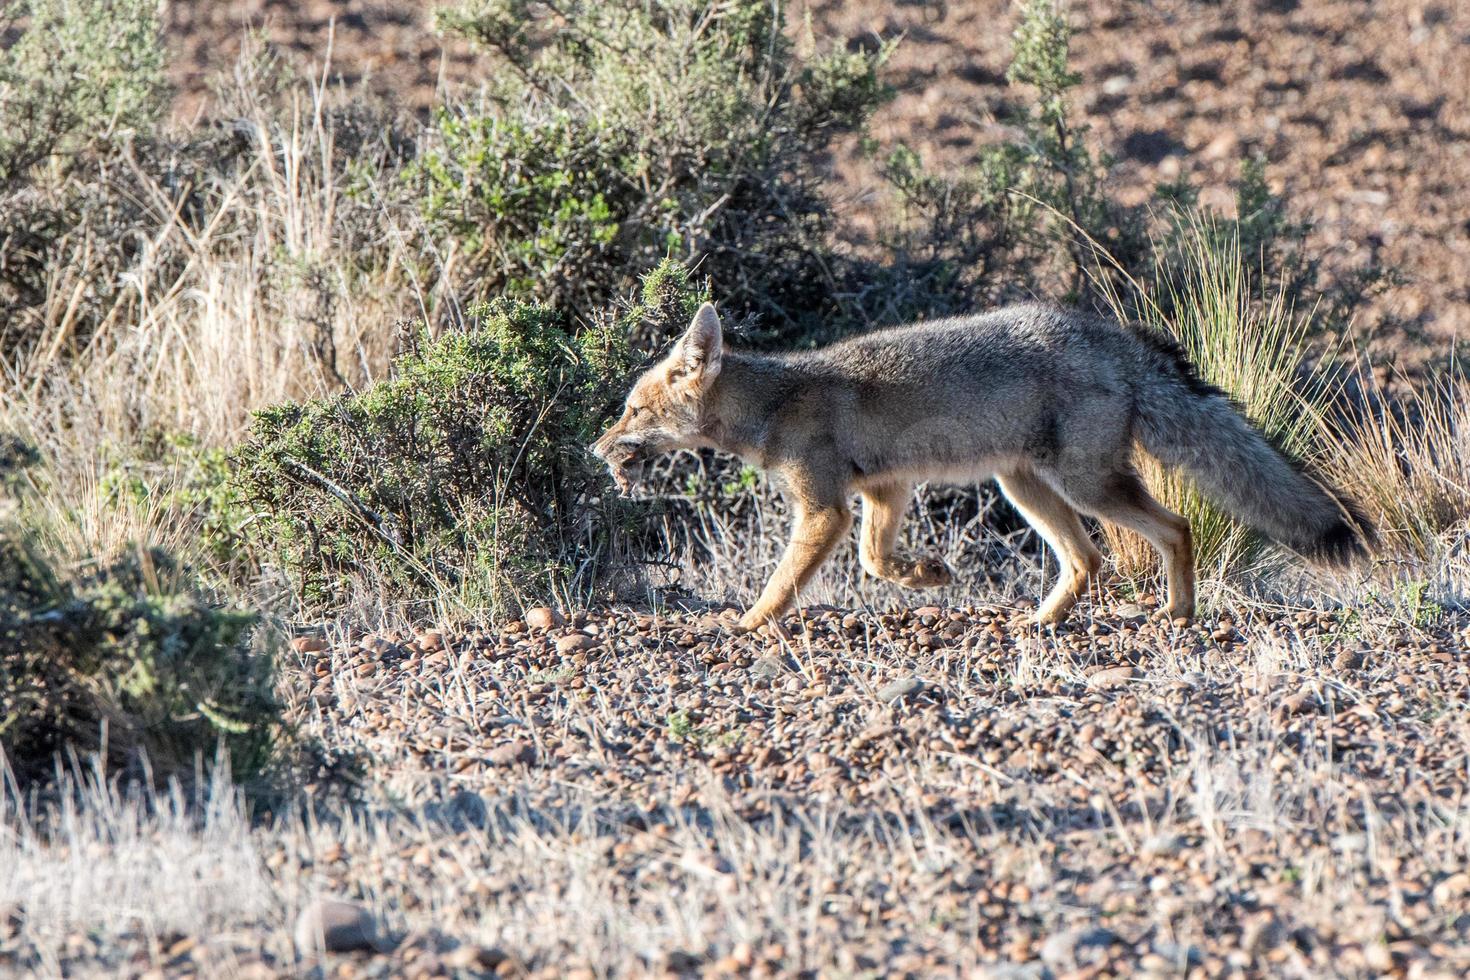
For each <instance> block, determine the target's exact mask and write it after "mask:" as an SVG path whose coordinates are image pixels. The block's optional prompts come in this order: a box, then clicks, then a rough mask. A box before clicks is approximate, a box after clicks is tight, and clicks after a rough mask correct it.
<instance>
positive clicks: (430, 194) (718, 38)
mask: <svg viewBox="0 0 1470 980" xmlns="http://www.w3.org/2000/svg"><path fill="white" fill-rule="evenodd" d="M440 24H441V26H442V27H443V28H444V29H445V30H448V31H450V32H452V33H455V34H459V35H461V36H464V37H468V38H470V39H471V40H472V41H474V42H475V43H477V44H478V45H480V46H481V47H483V48H485V49H487V50H489V51H491V52H493V53H494V54H495V55H496V56H497V59H498V60H499V62H500V63H501V64H502V65H503V66H504V68H505V70H504V71H502V72H501V73H500V74H499V76H498V78H497V80H496V81H495V83H494V84H492V85H491V86H489V87H488V88H487V90H486V92H485V93H484V95H483V97H482V100H481V102H480V103H479V104H477V105H462V106H458V107H453V108H445V109H444V110H443V111H441V113H440V114H439V116H438V121H437V125H436V127H435V133H434V134H433V137H432V138H431V140H430V141H429V144H428V145H427V146H426V148H425V149H424V152H423V153H422V154H421V156H420V158H419V160H418V162H417V164H416V165H415V166H414V167H413V168H412V169H411V172H412V175H413V177H414V179H415V180H416V181H417V183H418V186H419V187H420V188H421V191H422V202H423V211H424V214H425V217H426V218H427V220H428V222H429V224H430V226H431V227H434V228H436V229H442V230H443V231H445V232H447V233H448V234H449V235H450V236H451V237H452V238H453V239H454V240H455V241H456V242H457V243H458V245H459V247H460V249H461V250H462V252H463V253H464V254H465V255H466V256H467V257H468V258H469V261H470V264H471V266H472V268H473V270H474V271H475V273H476V274H477V275H478V277H479V283H478V287H477V288H478V289H479V290H480V294H481V295H507V296H510V297H512V298H516V299H521V300H532V299H534V300H536V301H539V302H542V303H545V304H547V305H548V306H550V307H552V308H553V309H556V310H558V311H565V310H571V311H575V312H578V313H580V314H581V315H583V316H587V315H590V314H591V313H592V312H594V311H596V310H598V309H599V308H601V307H602V306H604V305H605V304H606V303H608V302H609V301H610V300H612V299H615V298H618V297H622V296H625V295H627V294H628V293H629V292H630V291H631V289H632V288H633V286H634V284H635V282H636V278H637V276H639V275H640V274H641V273H642V272H643V271H645V270H647V269H649V268H651V267H653V266H654V265H655V264H656V263H657V262H658V261H659V260H660V259H661V258H664V257H673V258H675V259H678V260H681V261H682V262H684V263H685V264H687V265H690V266H691V267H692V266H693V265H695V264H697V263H702V264H700V267H701V268H702V269H703V270H704V271H705V272H706V273H707V274H708V275H709V276H710V277H711V278H712V280H713V282H714V286H715V293H716V295H718V296H719V297H720V298H721V301H722V302H724V303H725V304H727V305H728V306H729V307H731V308H732V309H742V310H755V311H759V312H761V313H763V314H765V315H767V316H768V317H770V318H771V319H772V320H773V321H775V322H776V323H780V324H784V325H787V326H789V325H791V324H793V323H803V324H810V323H811V322H814V321H815V319H816V318H817V317H818V316H819V315H822V314H825V313H829V312H830V311H831V310H832V309H833V308H834V300H833V297H834V293H836V292H837V290H835V289H834V288H833V287H834V285H835V283H836V281H837V279H838V278H839V276H840V273H841V270H840V268H836V266H837V265H839V264H840V263H839V261H838V259H837V258H836V256H835V252H834V248H833V242H832V236H831V234H830V232H831V219H830V214H831V207H830V205H829V202H828V201H827V200H826V198H825V196H824V193H823V186H822V185H823V183H824V174H823V170H822V161H823V159H824V157H825V155H826V154H827V153H828V152H829V151H830V150H831V148H832V144H833V141H834V139H835V138H836V136H837V135H838V134H840V133H843V132H846V131H849V130H852V129H855V128H859V127H861V126H862V125H863V124H864V122H865V121H866V119H867V117H868V115H869V114H870V113H871V112H872V111H873V109H874V108H875V107H876V106H878V105H879V104H881V103H882V102H883V100H884V99H886V98H887V91H886V89H885V87H884V86H883V85H882V84H881V83H880V82H879V80H878V68H879V66H880V64H881V63H882V61H883V59H884V57H885V56H886V49H885V50H883V51H879V52H877V53H849V52H847V51H834V52H831V53H828V54H825V55H820V56H818V57H815V58H813V59H811V60H809V61H807V62H806V63H804V64H803V63H800V62H799V61H798V59H797V58H796V57H795V54H794V52H793V45H792V43H791V41H790V39H789V38H788V37H787V36H786V34H785V32H784V27H785V13H784V7H783V6H782V5H781V4H780V3H772V2H770V0H732V2H729V3H721V4H709V3H704V2H692V0H652V2H645V0H614V2H602V0H597V2H594V0H573V2H570V3H566V4H558V5H555V6H551V5H544V4H532V3H528V2H526V0H471V2H468V3H465V4H462V5H461V6H460V7H458V8H456V9H454V10H452V11H449V12H446V13H443V14H441V17H440Z"/></svg>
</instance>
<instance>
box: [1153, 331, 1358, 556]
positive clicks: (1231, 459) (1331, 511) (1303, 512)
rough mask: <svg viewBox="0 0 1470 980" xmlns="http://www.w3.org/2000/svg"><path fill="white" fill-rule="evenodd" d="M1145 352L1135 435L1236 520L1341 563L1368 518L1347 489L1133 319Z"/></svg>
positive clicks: (1306, 552)
mask: <svg viewBox="0 0 1470 980" xmlns="http://www.w3.org/2000/svg"><path fill="white" fill-rule="evenodd" d="M1134 332H1135V334H1136V335H1137V336H1138V337H1139V339H1140V340H1142V341H1144V343H1145V344H1146V346H1147V347H1148V348H1149V350H1150V354H1151V358H1150V359H1151V360H1153V361H1154V367H1155V371H1154V377H1153V378H1151V379H1146V380H1144V381H1143V382H1142V383H1140V384H1139V386H1138V391H1137V396H1136V402H1135V406H1136V416H1135V419H1134V431H1133V435H1134V438H1135V439H1137V440H1138V442H1139V443H1140V444H1141V445H1142V446H1143V448H1144V449H1146V450H1147V451H1148V452H1149V453H1150V454H1151V455H1153V456H1154V457H1156V458H1157V459H1158V460H1159V461H1160V462H1161V463H1163V464H1165V465H1166V466H1173V467H1178V468H1179V469H1181V470H1183V471H1184V472H1185V473H1186V474H1187V475H1188V476H1189V477H1190V479H1192V480H1193V481H1194V482H1195V483H1196V484H1197V485H1198V486H1199V488H1200V490H1201V491H1202V492H1203V493H1204V495H1205V496H1207V497H1209V498H1210V499H1211V500H1213V501H1214V502H1215V503H1217V504H1219V505H1220V506H1221V507H1223V508H1224V509H1225V510H1226V511H1228V512H1229V513H1230V514H1231V515H1232V516H1234V517H1235V518H1237V519H1238V520H1240V521H1242V522H1244V523H1245V524H1247V525H1249V526H1250V527H1252V528H1254V529H1255V530H1257V531H1260V532H1261V533H1262V534H1264V535H1266V536H1267V537H1269V538H1271V539H1272V540H1274V541H1276V542H1278V543H1280V544H1283V545H1285V546H1286V547H1288V548H1290V549H1291V550H1292V551H1295V552H1297V553H1298V554H1300V555H1302V556H1303V557H1304V558H1307V559H1309V560H1311V561H1314V562H1317V563H1319V564H1323V565H1335V566H1344V565H1349V564H1351V563H1352V562H1354V561H1356V560H1357V559H1359V558H1362V557H1363V556H1365V555H1366V554H1367V552H1368V547H1369V546H1370V545H1371V544H1372V542H1373V540H1374V532H1373V527H1372V525H1371V524H1370V523H1369V521H1368V519H1367V518H1366V517H1365V516H1364V514H1363V513H1362V511H1361V510H1359V509H1358V507H1357V505H1356V504H1354V503H1353V501H1352V500H1350V499H1348V497H1347V496H1345V495H1344V494H1342V493H1340V492H1338V491H1337V490H1335V489H1334V488H1332V487H1331V486H1329V485H1328V484H1327V483H1326V482H1324V481H1323V480H1321V479H1319V478H1317V477H1315V476H1313V475H1312V474H1311V473H1310V472H1308V470H1307V468H1306V467H1305V466H1304V465H1303V464H1302V463H1300V462H1298V461H1297V460H1295V459H1292V458H1291V457H1290V456H1289V455H1287V454H1286V453H1285V452H1283V451H1282V450H1280V449H1278V448H1277V447H1275V446H1273V445H1272V444H1271V442H1270V440H1269V439H1267V438H1266V436H1265V435H1264V434H1263V433H1262V432H1261V431H1260V430H1259V429H1257V428H1256V427H1255V426H1254V425H1252V424H1251V423H1250V421H1249V420H1248V419H1246V417H1245V416H1244V415H1242V414H1241V413H1240V411H1239V409H1237V408H1236V406H1235V404H1234V403H1233V402H1232V401H1231V400H1230V398H1229V397H1228V396H1227V395H1226V394H1225V393H1224V392H1222V391H1221V390H1220V389H1218V388H1216V387H1215V386H1213V385H1211V384H1208V383H1207V382H1205V381H1203V380H1202V379H1201V378H1200V377H1199V375H1198V373H1196V371H1195V369H1194V365H1193V364H1191V363H1190V362H1189V360H1188V358H1186V357H1185V355H1184V352H1183V350H1181V349H1180V348H1179V346H1178V345H1177V344H1175V343H1174V342H1173V341H1172V340H1170V339H1168V338H1164V337H1161V336H1158V335H1156V334H1154V333H1153V332H1152V331H1148V330H1146V329H1144V328H1135V331H1134Z"/></svg>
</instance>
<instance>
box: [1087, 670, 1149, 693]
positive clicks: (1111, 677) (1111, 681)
mask: <svg viewBox="0 0 1470 980" xmlns="http://www.w3.org/2000/svg"><path fill="white" fill-rule="evenodd" d="M1137 676H1138V671H1137V670H1136V669H1135V668H1133V667H1128V666H1124V667H1109V668H1107V669H1106V670H1100V671H1098V672H1097V673H1095V674H1093V675H1091V676H1090V677H1088V678H1087V686H1088V687H1092V688H1096V689H1098V690H1100V691H1111V690H1113V689H1114V688H1119V687H1122V686H1123V685H1124V684H1127V683H1128V682H1129V681H1131V680H1133V679H1134V678H1135V677H1137Z"/></svg>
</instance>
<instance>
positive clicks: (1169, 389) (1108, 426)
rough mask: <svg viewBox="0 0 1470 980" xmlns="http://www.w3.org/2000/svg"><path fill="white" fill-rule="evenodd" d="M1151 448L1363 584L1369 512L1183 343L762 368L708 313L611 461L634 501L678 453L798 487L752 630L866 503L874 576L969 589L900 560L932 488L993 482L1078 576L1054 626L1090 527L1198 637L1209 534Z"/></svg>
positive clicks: (885, 346) (1001, 323)
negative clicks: (1165, 494) (913, 512)
mask: <svg viewBox="0 0 1470 980" xmlns="http://www.w3.org/2000/svg"><path fill="white" fill-rule="evenodd" d="M1135 443H1137V444H1138V445H1140V446H1141V447H1142V448H1143V449H1144V450H1145V451H1147V452H1148V453H1150V454H1151V455H1153V456H1154V457H1156V458H1157V459H1158V460H1159V461H1160V462H1162V463H1164V464H1165V465H1167V466H1171V467H1177V468H1179V469H1181V470H1183V471H1184V472H1185V473H1186V474H1187V475H1188V476H1189V477H1190V478H1191V479H1193V480H1194V482H1195V483H1196V484H1197V485H1198V486H1199V488H1200V489H1201V490H1202V491H1204V493H1205V494H1206V495H1207V496H1209V497H1210V498H1211V499H1212V500H1214V501H1216V502H1217V503H1218V504H1219V505H1220V506H1222V507H1223V508H1224V509H1225V510H1227V511H1228V512H1230V513H1231V514H1232V515H1234V516H1235V517H1237V518H1239V519H1240V520H1242V521H1243V522H1245V523H1246V524H1248V525H1250V526H1251V527H1253V528H1255V529H1257V530H1258V531H1260V532H1262V533H1263V534H1265V535H1267V536H1268V537H1270V538H1272V539H1273V540H1275V541H1277V542H1279V543H1281V544H1283V545H1285V546H1286V547H1288V548H1290V549H1292V550H1293V551H1296V552H1297V553H1299V554H1301V555H1303V556H1305V557H1306V558H1308V559H1311V560H1313V561H1316V562H1319V563H1322V564H1328V565H1345V564H1348V563H1349V562H1351V561H1353V560H1355V559H1357V558H1359V557H1361V556H1362V555H1364V554H1366V552H1367V547H1368V545H1369V544H1370V543H1371V541H1372V535H1373V531H1372V528H1371V527H1370V526H1369V524H1368V521H1367V520H1366V519H1365V518H1364V517H1363V515H1362V513H1361V512H1360V511H1359V510H1358V509H1357V507H1356V506H1355V505H1354V504H1353V503H1352V501H1350V500H1348V499H1347V498H1346V497H1345V496H1344V495H1343V494H1341V493H1339V492H1338V491H1336V490H1334V489H1333V488H1331V487H1330V486H1327V485H1326V484H1325V483H1324V482H1322V481H1321V480H1320V479H1317V478H1316V477H1314V476H1312V475H1311V474H1310V473H1308V472H1307V470H1306V469H1305V468H1304V467H1303V466H1302V465H1301V464H1300V463H1298V462H1296V461H1294V460H1292V459H1291V458H1289V457H1288V456H1286V455H1285V454H1284V453H1282V452H1281V451H1280V450H1278V449H1276V448H1275V447H1273V446H1272V445H1271V443H1270V442H1269V441H1268V440H1267V439H1266V437H1265V436H1264V435H1263V434H1262V433H1261V432H1260V431H1259V430H1258V429H1256V428H1255V427H1254V426H1253V425H1252V424H1251V423H1250V422H1249V421H1248V420H1247V419H1246V418H1245V417H1244V416H1242V415H1241V413H1240V412H1239V411H1237V409H1236V408H1235V406H1234V405H1233V404H1232V403H1231V401H1230V399H1229V398H1228V397H1227V396H1226V395H1225V394H1224V393H1223V392H1221V391H1220V390H1219V389H1218V388H1215V387H1213V386H1212V385H1210V384H1208V383H1206V382H1205V381H1203V380H1202V379H1201V378H1200V377H1199V375H1198V373H1197V372H1196V371H1195V368H1194V366H1193V365H1192V364H1191V363H1190V362H1189V360H1188V359H1187V358H1186V357H1185V355H1184V352H1183V351H1182V350H1181V349H1180V347H1179V346H1178V345H1177V344H1176V343H1175V342H1174V341H1173V340H1172V339H1169V338H1166V337H1162V336H1159V335H1157V334H1155V333H1153V332H1152V331H1149V330H1147V329H1146V328H1144V327H1141V326H1124V325H1120V324H1118V323H1115V322H1113V321H1110V320H1107V319H1104V318H1102V317H1098V316H1093V315H1091V314H1087V313H1083V312H1078V311H1070V310H1063V309H1059V308H1055V307H1050V306H1046V305H1040V304H1026V305H1020V306H1011V307H1007V308H1004V309H999V310H996V311H993V312H990V313H985V314H980V315H975V316H963V317H955V318H952V319H944V320H935V321H932V322H926V323H918V324H913V325H910V326H903V327H894V328H891V329H886V330H878V331H875V332H873V333H868V334H864V335H860V336H856V337H852V338H850V339H847V340H843V341H841V342H839V343H835V344H832V345H831V346H829V347H825V348H822V349H820V350H813V351H802V352H797V353H788V354H754V353H746V352H741V351H736V350H731V349H727V348H726V347H725V344H724V337H723V331H722V329H721V325H720V318H719V315H718V314H717V313H716V311H715V308H714V306H713V305H711V304H709V303H706V304H704V305H703V306H702V307H700V309H699V311H698V312H697V313H696V314H695V316H694V320H693V322H692V323H691V324H690V326H689V329H688V331H687V332H686V333H685V334H684V335H683V336H682V337H681V338H680V339H679V341H678V342H677V343H676V344H675V345H674V347H673V348H672V350H671V351H670V353H669V354H668V355H667V356H666V357H665V358H664V359H663V360H662V361H661V362H659V363H658V364H656V365H655V366H654V367H652V368H651V369H649V370H648V371H647V372H645V373H644V374H643V376H642V377H640V378H639V379H638V380H637V382H636V383H635V384H634V385H633V389H632V391H631V393H629V395H628V398H627V403H626V406H625V408H624V410H623V414H622V416H621V417H620V418H619V419H618V420H617V421H616V422H615V423H614V424H613V425H612V426H611V427H610V428H609V429H608V430H607V432H605V433H603V435H602V436H601V437H600V438H598V440H597V441H596V443H595V444H594V445H593V446H592V447H591V448H592V451H593V452H594V453H595V454H596V455H597V456H598V457H599V458H601V459H602V460H604V461H605V462H606V463H607V465H608V468H609V470H610V471H611V473H612V477H613V480H614V481H615V482H616V483H617V485H618V487H619V488H620V489H621V490H622V491H623V492H624V493H627V492H628V491H629V490H630V489H631V487H632V484H633V482H634V481H635V480H636V479H637V478H638V476H639V474H640V473H641V464H642V462H643V461H644V460H646V459H648V458H649V457H651V456H654V455H656V454H659V453H664V452H669V451H671V450H675V449H696V448H703V447H713V448H716V449H720V450H724V451H726V452H731V453H734V454H736V455H738V456H740V457H742V458H743V459H745V460H746V461H747V462H749V463H751V464H753V465H755V466H758V467H760V468H761V469H762V470H764V471H765V472H767V473H768V474H770V475H771V476H772V477H773V478H774V479H775V480H776V482H777V484H778V485H779V486H780V487H781V488H782V490H783V492H784V493H785V494H786V496H787V498H788V500H789V501H790V503H791V504H792V507H793V510H794V513H795V524H794V528H793V531H792V535H791V542H790V544H789V545H788V547H787V549H786V552H785V554H784V556H783V557H782V559H781V562H780V564H779V565H778V566H777V568H776V571H775V573H774V574H773V575H772V576H771V579H770V581H769V582H768V583H767V584H766V586H765V589H764V590H763V591H762V593H761V595H760V598H759V599H758V600H757V601H756V603H755V605H754V606H752V607H751V608H750V610H749V611H748V612H746V614H745V615H744V616H743V617H742V618H741V620H740V625H741V627H742V628H744V629H755V628H758V627H760V626H762V625H765V624H766V623H768V622H773V623H776V628H778V629H779V622H778V620H779V618H780V616H781V615H782V613H784V612H785V611H786V610H787V608H788V607H790V605H791V604H792V602H793V601H794V600H795V598H796V596H797V593H798V592H799V590H800V589H801V588H803V587H804V586H805V584H806V583H807V582H808V581H809V580H810V579H811V577H812V575H813V573H814V572H815V571H816V570H817V568H818V566H819V565H820V564H821V563H822V561H823V560H825V559H826V557H827V556H828V555H829V554H830V553H831V552H832V550H833V548H834V547H835V546H836V545H837V544H838V542H839V541H841V539H842V537H843V535H844V534H846V533H847V531H848V529H849V527H850V526H851V524H852V513H851V510H850V509H849V505H848V501H849V498H850V496H851V495H852V494H853V493H857V494H859V495H861V497H862V502H863V520H862V530H861V532H860V542H859V551H858V554H859V557H860V560H861V562H862V567H863V569H864V570H865V571H867V572H868V573H869V574H871V575H875V576H878V577H879V578H884V579H888V580H890V581H893V582H897V583H899V584H900V585H904V586H909V587H914V588H920V587H927V586H938V585H944V584H946V583H948V582H949V581H950V579H951V572H950V569H949V567H948V566H947V565H945V563H944V562H943V561H941V560H940V559H938V558H934V557H924V556H911V555H903V554H900V553H898V552H897V551H895V549H894V544H895V541H896V540H897V535H898V529H899V523H900V521H901V520H902V518H903V514H904V511H905V510H906V509H907V506H908V503H909V501H910V499H911V497H912V493H913V489H914V487H915V485H916V484H917V483H920V482H930V481H932V482H958V483H967V482H973V481H979V480H984V479H988V478H990V477H991V476H994V477H995V478H996V479H997V481H998V482H999V483H1000V487H1001V490H1002V491H1003V492H1004V493H1005V495H1006V496H1007V497H1008V498H1009V499H1010V501H1011V502H1012V503H1013V504H1015V506H1016V509H1017V510H1018V511H1020V512H1021V514H1022V516H1024V517H1025V518H1026V519H1027V520H1028V521H1029V522H1030V523H1031V525H1032V526H1033V527H1035V528H1036V530H1037V532H1038V533H1039V534H1040V535H1041V536H1042V538H1044V539H1045V540H1046V542H1047V544H1048V545H1050V547H1051V548H1052V550H1053V551H1055V552H1056V554H1057V558H1058V560H1059V562H1060V567H1061V569H1062V574H1061V576H1060V580H1059V581H1058V582H1057V584H1056V586H1055V588H1053V589H1052V591H1051V593H1050V594H1049V595H1048V596H1047V597H1046V599H1045V601H1043V602H1042V604H1041V605H1040V607H1039V610H1038V612H1037V614H1036V619H1037V621H1039V622H1042V623H1056V622H1060V621H1061V620H1063V619H1065V617H1066V615H1067V613H1068V612H1069V611H1070V610H1071V608H1072V606H1073V605H1074V604H1075V603H1076V602H1077V599H1078V597H1079V596H1080V595H1081V594H1082V593H1083V592H1085V590H1086V588H1087V584H1088V581H1089V579H1090V578H1091V577H1092V576H1093V575H1095V574H1096V573H1097V572H1098V570H1099V568H1100V567H1101V564H1102V556H1101V554H1100V553H1099V552H1098V550H1097V548H1096V547H1095V546H1094V545H1093V543H1092V541H1091V540H1090V539H1089V537H1088V535H1087V532H1086V530H1085V529H1084V528H1083V525H1082V521H1081V520H1080V519H1079V516H1078V515H1079V513H1082V514H1090V515H1093V516H1095V517H1097V518H1100V519H1102V520H1105V521H1110V522H1112V523H1113V524H1117V525H1120V526H1122V527H1126V528H1131V529H1133V530H1134V531H1137V532H1138V533H1139V534H1141V535H1142V536H1143V537H1144V538H1146V539H1147V540H1148V541H1149V543H1150V544H1152V545H1153V547H1154V548H1155V549H1156V550H1157V551H1158V552H1159V555H1160V556H1161V557H1162V559H1163V563H1164V570H1165V574H1166V577H1167V580H1168V606H1167V612H1168V614H1169V616H1170V617H1171V618H1179V617H1191V616H1192V615H1193V613H1194V605H1195V596H1194V557H1193V551H1192V544H1191V539H1190V533H1189V524H1188V522H1187V521H1186V520H1185V519H1184V518H1182V517H1180V516H1179V515H1178V514H1175V513H1173V512H1172V511H1169V510H1167V509H1165V508H1164V507H1163V506H1162V505H1161V504H1160V503H1159V502H1158V501H1157V500H1155V499H1154V498H1153V497H1152V496H1151V495H1150V494H1149V492H1148V490H1147V489H1146V488H1145V486H1144V484H1143V482H1142V480H1140V479H1139V476H1138V474H1137V472H1136V471H1135V469H1134V467H1133V465H1132V461H1131V460H1132V453H1133V448H1134V444H1135Z"/></svg>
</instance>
